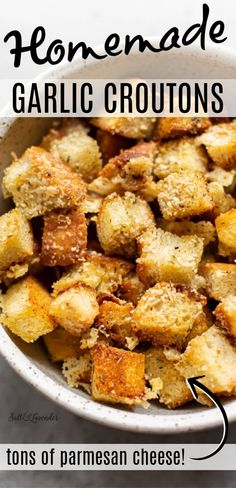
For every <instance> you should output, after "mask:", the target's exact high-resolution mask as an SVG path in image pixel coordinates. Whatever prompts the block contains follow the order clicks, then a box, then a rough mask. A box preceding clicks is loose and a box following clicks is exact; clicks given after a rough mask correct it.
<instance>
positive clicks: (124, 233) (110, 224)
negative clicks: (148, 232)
mask: <svg viewBox="0 0 236 488" xmlns="http://www.w3.org/2000/svg"><path fill="white" fill-rule="evenodd" d="M154 222H155V219H154V215H153V213H152V211H151V209H150V207H149V205H148V204H147V202H145V201H144V200H141V199H140V198H139V197H135V195H134V194H133V193H128V192H127V193H125V195H124V196H123V197H121V196H119V195H116V194H112V195H109V196H108V197H106V198H105V199H104V201H103V204H102V207H101V210H100V212H99V214H98V219H97V235H98V239H99V242H100V244H101V246H102V248H103V250H104V251H105V253H106V254H119V255H121V256H128V257H134V256H135V255H136V239H137V237H138V236H139V235H140V234H141V232H142V231H143V230H145V229H146V228H147V227H148V226H150V225H153V224H154Z"/></svg>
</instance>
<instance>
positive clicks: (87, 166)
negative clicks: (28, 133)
mask: <svg viewBox="0 0 236 488" xmlns="http://www.w3.org/2000/svg"><path fill="white" fill-rule="evenodd" d="M42 147H43V148H44V149H46V150H47V151H48V152H50V153H51V154H52V156H53V157H55V158H56V159H60V160H61V161H62V162H63V163H66V164H68V165H69V166H71V168H72V169H73V170H74V171H76V173H77V174H79V175H80V176H82V178H83V179H84V180H85V181H87V182H89V181H91V180H93V178H96V176H97V174H98V172H99V171H100V169H101V167H102V159H101V154H100V150H99V146H98V143H97V141H96V140H95V139H94V138H93V137H90V136H89V135H88V134H87V132H86V130H85V129H84V127H82V125H81V124H78V125H75V124H72V125H68V124H67V126H62V127H61V128H59V129H58V130H55V129H53V130H52V131H50V132H49V134H48V135H47V136H46V137H44V139H43V143H42Z"/></svg>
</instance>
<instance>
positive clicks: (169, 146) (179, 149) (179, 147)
mask: <svg viewBox="0 0 236 488" xmlns="http://www.w3.org/2000/svg"><path fill="white" fill-rule="evenodd" d="M207 164H208V156H207V153H206V151H205V150H204V149H203V148H202V147H201V146H199V145H197V144H196V142H195V139H194V138H193V137H183V138H182V139H177V140H174V141H168V142H164V143H162V144H160V145H159V146H158V155H157V157H156V160H155V164H154V171H153V172H154V174H155V175H156V176H157V177H158V178H165V177H166V176H168V175H169V174H170V173H175V172H177V171H179V170H186V169H188V170H191V171H200V172H201V173H206V171H207Z"/></svg>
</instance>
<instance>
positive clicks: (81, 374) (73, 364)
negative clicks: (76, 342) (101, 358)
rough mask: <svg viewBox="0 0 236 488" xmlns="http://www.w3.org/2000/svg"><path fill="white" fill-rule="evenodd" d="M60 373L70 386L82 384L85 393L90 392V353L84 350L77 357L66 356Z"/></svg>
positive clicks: (76, 386)
mask: <svg viewBox="0 0 236 488" xmlns="http://www.w3.org/2000/svg"><path fill="white" fill-rule="evenodd" d="M62 373H63V375H64V376H65V378H66V381H67V383H68V385H69V386H70V387H71V388H78V387H79V386H82V387H83V388H84V389H85V390H86V391H87V393H90V394H91V386H90V383H91V374H92V361H91V355H90V353H88V352H86V353H83V354H80V355H79V357H78V356H75V357H73V356H72V357H70V358H66V359H65V361H64V363H63V366H62Z"/></svg>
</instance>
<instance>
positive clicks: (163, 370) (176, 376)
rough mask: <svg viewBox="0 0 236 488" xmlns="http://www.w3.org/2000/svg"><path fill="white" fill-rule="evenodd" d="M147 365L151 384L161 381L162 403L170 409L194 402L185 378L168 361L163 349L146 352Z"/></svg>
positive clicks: (159, 393)
mask: <svg viewBox="0 0 236 488" xmlns="http://www.w3.org/2000/svg"><path fill="white" fill-rule="evenodd" d="M145 364H146V366H145V371H146V374H147V376H148V379H149V382H150V384H151V385H152V382H153V380H154V381H155V380H157V379H159V380H160V388H159V389H158V391H157V393H158V395H159V401H160V402H161V403H164V404H165V405H166V406H167V407H168V408H176V407H179V406H180V405H184V404H185V403H187V402H189V401H191V400H192V394H191V392H190V389H189V388H188V386H187V384H186V381H185V378H184V377H183V376H181V375H180V373H179V372H178V371H177V369H176V368H175V365H174V363H172V362H170V361H168V359H167V358H166V356H165V354H164V353H163V348H162V347H160V346H159V347H150V348H149V349H148V350H147V351H146V352H145Z"/></svg>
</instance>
